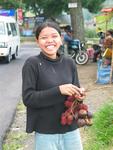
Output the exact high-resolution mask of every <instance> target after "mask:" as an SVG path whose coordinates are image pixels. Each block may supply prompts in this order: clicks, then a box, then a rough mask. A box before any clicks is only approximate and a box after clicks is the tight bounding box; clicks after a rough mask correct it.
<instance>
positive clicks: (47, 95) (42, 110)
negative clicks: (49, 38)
mask: <svg viewBox="0 0 113 150" xmlns="http://www.w3.org/2000/svg"><path fill="white" fill-rule="evenodd" d="M22 79H23V81H22V97H23V102H24V104H25V106H26V108H27V127H26V130H27V132H28V133H30V132H33V131H36V132H40V133H50V134H54V133H65V132H68V131H72V130H74V129H76V128H77V127H76V124H75V123H74V122H73V124H72V125H65V126H63V125H61V123H60V118H61V114H62V113H63V112H64V111H65V107H64V101H65V100H66V96H64V95H61V93H60V90H59V85H62V84H67V83H72V84H75V85H77V86H79V81H78V75H77V70H76V65H75V63H74V61H73V60H72V59H70V58H67V57H65V56H63V55H61V56H59V57H58V58H57V59H55V60H53V59H50V58H48V57H46V56H45V55H44V54H43V53H42V52H41V53H40V55H38V56H33V57H30V58H29V59H28V60H27V61H26V62H25V64H24V66H23V70H22Z"/></svg>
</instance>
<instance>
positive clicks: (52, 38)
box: [37, 27, 62, 59]
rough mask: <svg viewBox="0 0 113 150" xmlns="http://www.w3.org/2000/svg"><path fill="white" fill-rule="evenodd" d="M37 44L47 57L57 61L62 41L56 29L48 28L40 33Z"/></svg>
mask: <svg viewBox="0 0 113 150" xmlns="http://www.w3.org/2000/svg"><path fill="white" fill-rule="evenodd" d="M37 43H38V45H39V47H40V48H41V49H42V51H43V53H45V55H46V56H48V57H50V58H53V59H55V58H56V57H57V55H56V54H57V50H58V49H59V47H60V46H61V44H62V40H61V36H60V35H59V33H58V32H57V30H56V29H54V28H51V27H46V28H44V29H43V30H42V31H41V32H40V35H39V37H38V39H37Z"/></svg>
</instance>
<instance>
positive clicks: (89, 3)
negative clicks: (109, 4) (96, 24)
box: [81, 0, 105, 13]
mask: <svg viewBox="0 0 113 150" xmlns="http://www.w3.org/2000/svg"><path fill="white" fill-rule="evenodd" d="M81 1H82V6H83V7H84V8H87V9H88V10H89V11H90V12H92V13H97V12H98V11H99V10H100V9H101V8H102V3H103V2H104V1H105V0H81Z"/></svg>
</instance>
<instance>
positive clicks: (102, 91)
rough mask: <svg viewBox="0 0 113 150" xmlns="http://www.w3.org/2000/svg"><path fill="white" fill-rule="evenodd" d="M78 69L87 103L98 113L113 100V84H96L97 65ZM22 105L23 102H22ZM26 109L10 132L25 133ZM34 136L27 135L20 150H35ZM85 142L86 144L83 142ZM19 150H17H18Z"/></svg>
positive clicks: (88, 65) (19, 113)
mask: <svg viewBox="0 0 113 150" xmlns="http://www.w3.org/2000/svg"><path fill="white" fill-rule="evenodd" d="M77 67H78V74H79V78H80V83H81V85H82V86H83V87H84V88H85V89H86V91H87V92H86V94H87V96H86V99H85V103H86V104H87V105H88V106H89V109H90V110H91V111H92V112H96V111H97V110H98V109H99V108H100V106H101V105H103V104H104V103H105V102H109V101H110V100H111V99H113V84H105V85H101V84H97V83H96V79H97V77H96V74H97V64H96V63H91V62H89V63H88V64H86V65H83V66H77ZM20 103H21V102H20ZM25 113H26V112H25V108H23V109H22V110H18V111H17V112H16V115H15V119H14V122H13V124H12V126H11V128H10V132H9V134H10V133H11V132H14V133H15V134H16V132H18V133H19V132H20V133H21V132H23V133H25V126H26V125H25V120H26V119H25V115H26V114H25ZM81 132H82V133H81V134H82V135H83V134H84V133H83V130H81ZM33 138H34V135H33V134H30V135H28V134H26V137H25V138H24V140H22V141H21V144H22V148H21V149H18V150H33V145H34V140H33ZM4 142H5V143H8V142H9V140H8V137H7V138H6V140H5V141H4ZM83 142H85V141H84V140H83ZM4 150H5V149H4ZM16 150H17V149H16Z"/></svg>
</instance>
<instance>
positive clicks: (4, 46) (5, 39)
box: [0, 16, 20, 63]
mask: <svg viewBox="0 0 113 150" xmlns="http://www.w3.org/2000/svg"><path fill="white" fill-rule="evenodd" d="M19 50H20V35H19V28H18V24H17V22H16V20H15V19H14V18H13V17H6V16H0V57H3V58H5V60H6V62H7V63H10V61H11V59H12V58H13V59H16V58H17V56H18V55H19Z"/></svg>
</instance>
